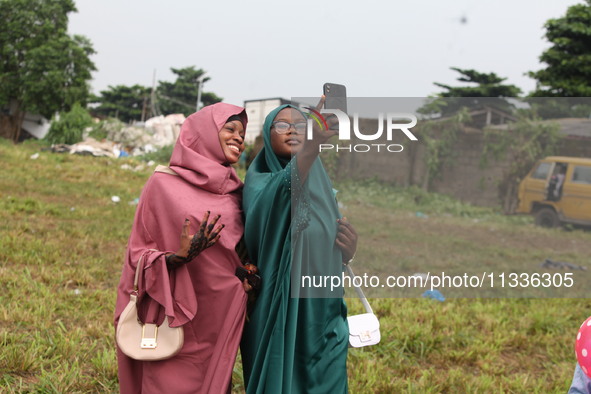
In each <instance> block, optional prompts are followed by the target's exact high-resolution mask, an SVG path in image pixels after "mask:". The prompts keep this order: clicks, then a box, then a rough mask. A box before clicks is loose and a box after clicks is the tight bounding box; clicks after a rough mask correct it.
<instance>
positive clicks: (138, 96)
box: [92, 85, 153, 122]
mask: <svg viewBox="0 0 591 394" xmlns="http://www.w3.org/2000/svg"><path fill="white" fill-rule="evenodd" d="M150 91H151V89H150V88H147V87H144V86H141V85H133V86H125V85H117V86H109V89H107V90H103V91H101V95H100V96H99V97H95V98H94V99H93V100H92V101H93V102H96V103H100V105H99V106H98V107H96V108H94V110H93V112H94V113H96V114H98V115H103V116H109V117H112V118H117V119H119V120H121V121H123V122H131V121H133V120H144V119H145V118H146V117H148V113H149V111H150V110H149V108H150ZM150 115H153V114H150Z"/></svg>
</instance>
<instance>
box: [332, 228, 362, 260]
mask: <svg viewBox="0 0 591 394" xmlns="http://www.w3.org/2000/svg"><path fill="white" fill-rule="evenodd" d="M337 223H338V224H339V228H338V231H337V238H336V240H335V243H336V244H337V246H338V247H339V248H341V252H342V253H343V263H348V262H349V260H351V259H352V258H353V256H355V252H356V251H357V232H356V231H355V228H353V225H352V224H351V223H350V222H349V220H347V218H346V217H343V218H341V219H337Z"/></svg>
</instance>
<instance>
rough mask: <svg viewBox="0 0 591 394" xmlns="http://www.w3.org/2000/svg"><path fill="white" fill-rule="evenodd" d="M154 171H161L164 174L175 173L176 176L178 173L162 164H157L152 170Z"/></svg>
mask: <svg viewBox="0 0 591 394" xmlns="http://www.w3.org/2000/svg"><path fill="white" fill-rule="evenodd" d="M154 172H163V173H165V174H170V175H176V176H178V175H179V174H177V173H176V172H174V170H173V169H172V168H170V167H168V166H163V165H158V166H157V167H156V169H155V170H154Z"/></svg>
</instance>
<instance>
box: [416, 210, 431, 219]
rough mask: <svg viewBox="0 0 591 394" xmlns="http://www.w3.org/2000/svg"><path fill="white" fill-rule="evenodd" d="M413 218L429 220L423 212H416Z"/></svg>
mask: <svg viewBox="0 0 591 394" xmlns="http://www.w3.org/2000/svg"><path fill="white" fill-rule="evenodd" d="M415 216H416V217H418V218H422V219H427V218H429V216H428V215H425V214H424V213H423V212H420V211H417V212H416V213H415Z"/></svg>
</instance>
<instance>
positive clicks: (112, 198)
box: [111, 196, 121, 203]
mask: <svg viewBox="0 0 591 394" xmlns="http://www.w3.org/2000/svg"><path fill="white" fill-rule="evenodd" d="M111 201H113V202H114V203H118V202H119V201H121V198H119V196H112V197H111Z"/></svg>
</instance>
